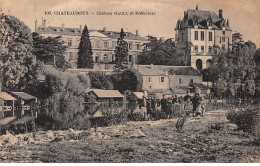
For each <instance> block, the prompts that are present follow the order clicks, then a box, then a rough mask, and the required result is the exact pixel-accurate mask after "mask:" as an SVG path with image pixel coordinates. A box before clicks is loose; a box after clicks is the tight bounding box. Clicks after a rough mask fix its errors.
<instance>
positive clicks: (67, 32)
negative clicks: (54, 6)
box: [35, 20, 148, 68]
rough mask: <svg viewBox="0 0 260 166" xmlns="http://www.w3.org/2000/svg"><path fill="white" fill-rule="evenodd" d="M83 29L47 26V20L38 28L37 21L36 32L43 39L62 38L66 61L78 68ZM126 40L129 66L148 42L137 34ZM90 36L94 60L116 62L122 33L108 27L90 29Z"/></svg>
mask: <svg viewBox="0 0 260 166" xmlns="http://www.w3.org/2000/svg"><path fill="white" fill-rule="evenodd" d="M82 31H83V27H82V26H80V27H79V28H66V27H65V25H64V24H62V26H61V27H53V26H48V27H47V26H46V20H43V21H42V25H41V26H38V22H37V20H36V21H35V32H37V33H39V34H40V35H41V36H43V37H56V36H61V37H62V39H63V40H64V42H65V44H66V46H68V49H67V51H66V55H65V59H66V61H68V62H69V63H70V65H71V66H72V68H76V67H77V56H78V47H79V42H80V38H81V33H82ZM125 34H126V36H125V38H124V40H125V41H126V42H127V43H128V47H129V51H128V54H129V55H128V58H127V59H128V64H132V63H135V62H136V60H137V55H138V54H139V53H140V52H142V49H143V44H144V43H147V42H148V40H147V39H146V38H144V37H141V36H140V35H139V31H138V30H136V33H135V34H133V33H130V32H125ZM89 36H90V41H91V45H92V51H93V60H94V62H95V63H104V64H109V63H113V62H114V61H115V47H116V45H117V39H118V38H119V36H120V32H115V31H108V30H107V29H106V27H104V28H103V30H92V29H89Z"/></svg>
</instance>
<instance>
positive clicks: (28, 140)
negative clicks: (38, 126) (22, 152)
mask: <svg viewBox="0 0 260 166" xmlns="http://www.w3.org/2000/svg"><path fill="white" fill-rule="evenodd" d="M25 138H26V139H25V140H26V141H27V143H28V144H33V143H34V142H35V140H34V138H33V137H30V136H28V137H25Z"/></svg>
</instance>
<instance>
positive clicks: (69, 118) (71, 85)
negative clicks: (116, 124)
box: [38, 69, 89, 128]
mask: <svg viewBox="0 0 260 166" xmlns="http://www.w3.org/2000/svg"><path fill="white" fill-rule="evenodd" d="M82 77H83V76H82V75H78V76H75V75H72V74H71V73H69V72H61V71H57V70H53V69H51V70H50V69H47V71H46V78H45V82H44V83H42V84H41V85H39V86H40V87H39V89H38V90H39V91H40V92H42V94H44V95H43V96H42V98H41V101H42V102H41V104H42V107H41V108H42V110H41V111H42V112H43V114H44V115H46V116H47V117H49V118H50V119H51V120H52V121H53V122H54V123H55V124H58V127H59V128H69V127H73V126H75V125H76V124H75V123H74V122H75V121H77V120H76V119H79V118H82V117H85V116H86V112H85V110H84V106H83V104H82V103H83V102H84V90H85V89H86V88H87V87H88V85H89V84H87V83H86V82H81V80H87V79H86V78H82Z"/></svg>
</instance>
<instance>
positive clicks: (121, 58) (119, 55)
mask: <svg viewBox="0 0 260 166" xmlns="http://www.w3.org/2000/svg"><path fill="white" fill-rule="evenodd" d="M124 36H125V33H124V30H123V28H122V29H121V32H120V37H119V38H118V40H117V46H116V50H115V53H116V54H115V57H116V68H119V69H120V68H122V62H125V61H127V60H126V58H127V56H128V44H127V42H126V41H124Z"/></svg>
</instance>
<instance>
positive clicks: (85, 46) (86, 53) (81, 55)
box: [77, 25, 94, 69]
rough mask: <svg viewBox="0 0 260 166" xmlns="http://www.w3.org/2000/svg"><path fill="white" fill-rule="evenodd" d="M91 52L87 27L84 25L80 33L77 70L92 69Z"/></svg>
mask: <svg viewBox="0 0 260 166" xmlns="http://www.w3.org/2000/svg"><path fill="white" fill-rule="evenodd" d="M92 55H93V52H92V46H91V42H90V39H89V32H88V27H87V26H86V25H85V27H84V30H83V32H82V35H81V38H80V43H79V52H78V62H77V65H78V68H90V69H93V66H94V61H93V57H92Z"/></svg>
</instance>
